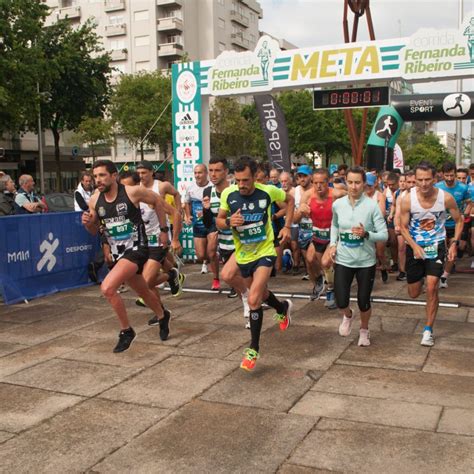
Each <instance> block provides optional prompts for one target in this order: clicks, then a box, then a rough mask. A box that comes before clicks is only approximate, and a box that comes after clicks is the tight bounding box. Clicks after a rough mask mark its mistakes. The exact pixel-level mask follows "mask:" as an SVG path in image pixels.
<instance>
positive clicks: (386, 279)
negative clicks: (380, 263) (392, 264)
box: [380, 270, 388, 283]
mask: <svg viewBox="0 0 474 474" xmlns="http://www.w3.org/2000/svg"><path fill="white" fill-rule="evenodd" d="M380 274H381V276H382V281H383V283H387V281H388V272H387V270H380Z"/></svg>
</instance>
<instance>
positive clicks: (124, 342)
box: [82, 160, 170, 352]
mask: <svg viewBox="0 0 474 474" xmlns="http://www.w3.org/2000/svg"><path fill="white" fill-rule="evenodd" d="M92 169H93V173H94V179H95V182H96V185H97V189H98V191H99V192H98V193H95V194H94V195H93V196H92V197H91V199H90V201H89V211H87V212H84V213H83V214H82V223H83V225H84V226H85V228H86V229H87V231H88V232H90V233H91V234H93V235H95V234H97V232H98V230H99V227H100V226H101V227H103V229H104V233H105V236H106V238H107V241H108V243H109V245H110V248H111V252H112V257H113V260H114V262H115V265H114V266H113V268H112V269H111V270H110V272H109V273H108V275H107V276H106V277H105V279H104V281H103V282H102V285H101V290H102V294H103V295H104V296H105V297H106V298H107V299H108V301H109V303H110V304H111V306H112V308H113V309H114V311H115V313H116V314H117V317H118V320H119V324H120V329H121V331H120V334H119V340H118V343H117V345H116V346H115V348H114V352H123V351H126V350H127V349H128V348H129V347H130V344H131V343H132V342H133V340H134V339H135V337H136V334H135V331H134V330H133V328H132V327H130V323H129V320H128V317H127V310H126V309H125V304H124V302H123V300H122V298H121V297H120V295H119V294H118V293H117V289H118V288H119V286H120V285H121V284H122V282H126V283H127V284H128V285H129V286H130V287H131V288H132V289H133V290H135V291H136V292H137V294H138V295H139V296H141V297H142V298H143V299H144V301H145V303H146V304H147V306H148V307H149V308H150V309H151V310H152V311H153V312H154V313H155V315H156V316H157V318H158V320H159V325H160V339H161V340H162V341H166V339H168V335H169V322H170V314H169V313H167V314H164V313H163V308H162V307H161V304H160V301H159V299H158V297H157V296H156V294H155V293H154V292H153V291H151V290H150V289H149V288H148V285H147V284H146V281H145V279H144V278H143V276H142V274H141V273H142V271H143V266H144V265H145V263H146V261H147V259H148V241H147V237H146V233H145V226H144V225H143V220H142V217H141V213H140V208H139V204H140V202H143V203H146V204H149V205H152V206H155V209H156V213H157V215H158V218H159V223H160V226H162V227H164V226H165V224H166V217H165V213H164V210H163V208H162V207H161V206H162V202H163V200H162V199H161V198H160V197H159V196H157V195H156V194H155V193H153V192H151V191H148V190H147V189H145V188H144V187H142V186H132V187H129V186H124V185H122V184H118V183H117V168H116V167H115V164H114V163H113V162H112V161H110V160H98V161H96V162H95V163H94V166H93V168H92ZM160 241H161V242H162V244H163V245H167V242H168V234H167V233H166V232H160Z"/></svg>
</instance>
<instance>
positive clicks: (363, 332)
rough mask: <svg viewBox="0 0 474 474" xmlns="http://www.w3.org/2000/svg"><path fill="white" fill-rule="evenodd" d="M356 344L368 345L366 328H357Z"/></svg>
mask: <svg viewBox="0 0 474 474" xmlns="http://www.w3.org/2000/svg"><path fill="white" fill-rule="evenodd" d="M357 345H358V346H361V347H367V346H370V332H369V330H368V329H362V328H361V329H360V330H359V342H358V343H357Z"/></svg>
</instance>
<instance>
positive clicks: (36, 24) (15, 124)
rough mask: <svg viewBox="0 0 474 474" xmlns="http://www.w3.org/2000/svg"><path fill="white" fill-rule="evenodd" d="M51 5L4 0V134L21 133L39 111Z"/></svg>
mask: <svg viewBox="0 0 474 474" xmlns="http://www.w3.org/2000/svg"><path fill="white" fill-rule="evenodd" d="M47 13H48V7H47V6H46V5H45V4H44V3H43V2H41V1H40V0H0V71H1V73H0V133H1V132H5V131H9V132H13V133H17V132H19V131H20V130H22V129H24V127H25V123H26V121H27V120H28V118H30V117H32V116H35V114H36V113H37V105H38V103H37V98H38V95H37V93H36V83H37V81H38V78H39V74H40V64H41V63H40V58H41V54H40V48H39V47H38V39H39V37H40V35H41V34H42V27H43V23H44V20H45V18H46V15H47Z"/></svg>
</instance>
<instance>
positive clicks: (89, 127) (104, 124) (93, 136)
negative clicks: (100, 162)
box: [77, 117, 112, 162]
mask: <svg viewBox="0 0 474 474" xmlns="http://www.w3.org/2000/svg"><path fill="white" fill-rule="evenodd" d="M77 137H78V139H79V140H80V141H81V142H82V143H85V144H87V145H88V147H89V148H90V150H91V155H92V161H93V162H94V161H95V158H96V152H97V148H98V147H100V146H102V147H104V146H110V145H111V143H112V124H111V123H110V121H109V120H105V119H104V118H103V117H86V118H85V119H84V120H83V121H82V122H81V123H80V124H79V126H78V128H77Z"/></svg>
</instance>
